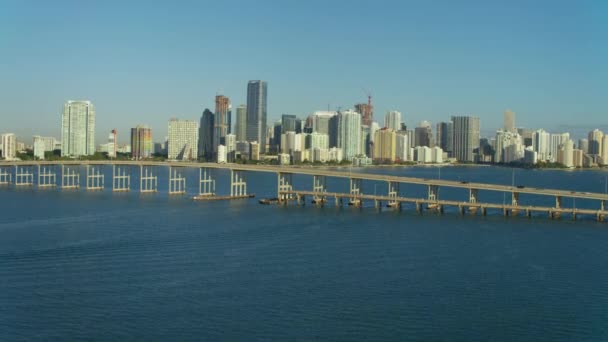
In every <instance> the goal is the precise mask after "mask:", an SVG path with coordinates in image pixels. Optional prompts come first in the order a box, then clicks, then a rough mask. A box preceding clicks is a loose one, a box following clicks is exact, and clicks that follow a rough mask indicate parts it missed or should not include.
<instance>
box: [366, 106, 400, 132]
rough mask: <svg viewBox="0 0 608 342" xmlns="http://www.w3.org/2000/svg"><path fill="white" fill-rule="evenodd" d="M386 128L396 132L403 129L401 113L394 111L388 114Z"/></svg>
mask: <svg viewBox="0 0 608 342" xmlns="http://www.w3.org/2000/svg"><path fill="white" fill-rule="evenodd" d="M384 127H386V128H388V129H392V130H393V131H395V132H397V131H398V130H400V129H401V113H400V112H398V111H396V110H392V111H390V112H388V113H386V116H385V117H384ZM370 133H371V132H370ZM374 133H375V132H374Z"/></svg>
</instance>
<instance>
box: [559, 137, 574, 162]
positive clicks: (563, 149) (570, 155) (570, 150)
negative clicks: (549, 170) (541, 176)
mask: <svg viewBox="0 0 608 342" xmlns="http://www.w3.org/2000/svg"><path fill="white" fill-rule="evenodd" d="M558 156H559V158H558V159H557V160H556V161H557V162H558V163H561V164H562V165H564V166H566V167H574V141H572V140H570V139H568V140H566V141H565V142H563V143H562V145H561V146H560V149H559V153H558Z"/></svg>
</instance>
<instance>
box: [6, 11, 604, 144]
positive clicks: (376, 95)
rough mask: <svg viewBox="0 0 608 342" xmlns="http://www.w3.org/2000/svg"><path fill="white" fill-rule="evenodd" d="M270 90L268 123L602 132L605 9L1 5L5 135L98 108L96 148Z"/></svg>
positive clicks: (159, 132) (48, 126) (50, 128)
mask: <svg viewBox="0 0 608 342" xmlns="http://www.w3.org/2000/svg"><path fill="white" fill-rule="evenodd" d="M250 79H262V80H266V81H268V93H269V95H268V109H269V123H270V121H271V119H276V118H279V117H280V115H281V114H283V113H290V114H297V115H300V116H302V117H305V116H306V115H307V114H309V113H311V112H312V111H315V110H324V109H327V107H328V105H329V106H330V107H331V108H332V109H335V108H337V107H342V108H349V107H353V105H354V104H355V103H357V102H362V101H365V100H366V94H365V91H364V90H363V89H368V90H369V91H371V92H372V94H373V101H374V105H375V117H376V119H377V121H379V122H381V123H382V122H383V119H384V113H385V112H386V111H387V110H392V109H395V110H399V111H401V112H402V113H403V117H404V119H405V121H406V123H407V124H408V125H412V126H414V125H416V124H417V123H418V122H419V121H421V120H425V119H426V120H429V121H432V122H433V123H435V122H437V121H441V120H447V119H449V117H450V115H455V114H458V115H476V116H479V117H480V118H481V124H482V131H483V132H484V133H486V132H488V133H489V132H491V131H493V130H495V129H496V128H498V127H499V126H500V125H501V124H502V112H503V111H504V110H505V109H508V108H509V109H512V110H513V111H515V112H516V113H517V120H516V125H517V126H526V127H529V128H545V129H549V130H554V129H567V128H569V127H573V130H574V129H577V127H578V129H579V130H581V129H582V130H584V131H587V130H589V129H592V128H594V127H601V126H605V125H606V124H608V120H607V118H608V115H607V114H608V105H607V103H608V100H607V99H608V1H605V0H598V1H584V0H580V1H559V0H551V1H527V0H526V1H523V0H522V1H452V0H449V1H448V0H446V1H411V2H410V1H352V0H349V1H328V0H326V1H316V0H312V1H311V0H308V1H263V0H260V1H219V0H216V1H159V2H154V1H139V2H137V1H82V0H74V1H62V0H54V1H42V0H40V1H27V0H0V132H8V131H10V132H14V133H17V134H18V135H19V136H21V137H22V140H24V141H31V135H34V134H42V135H53V136H56V137H57V138H59V137H60V125H61V124H60V118H61V111H62V106H63V103H64V102H65V101H66V100H70V99H74V100H75V99H88V100H91V101H93V103H94V104H95V106H96V109H97V140H98V141H101V140H103V139H105V137H106V136H107V134H108V133H109V131H110V129H112V128H117V129H118V131H119V140H120V141H122V142H126V141H127V136H128V130H129V129H130V128H131V127H134V126H135V125H137V124H149V125H150V126H151V127H152V129H153V137H154V140H155V141H161V140H162V139H164V136H165V135H166V134H167V121H168V119H169V118H171V117H178V118H184V119H196V120H198V119H199V117H200V115H201V113H202V111H203V110H204V109H205V108H206V107H209V108H213V106H214V96H215V95H216V93H223V94H225V95H227V96H229V97H230V98H231V99H232V103H233V107H236V106H237V105H239V104H241V103H244V102H245V98H246V86H247V81H248V80H250Z"/></svg>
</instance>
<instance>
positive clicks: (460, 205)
mask: <svg viewBox="0 0 608 342" xmlns="http://www.w3.org/2000/svg"><path fill="white" fill-rule="evenodd" d="M458 211H459V212H460V215H464V214H465V213H466V211H467V209H466V207H465V206H464V205H462V204H459V205H458Z"/></svg>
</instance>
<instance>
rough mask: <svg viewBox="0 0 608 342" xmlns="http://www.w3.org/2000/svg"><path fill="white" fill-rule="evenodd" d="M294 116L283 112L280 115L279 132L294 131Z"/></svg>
mask: <svg viewBox="0 0 608 342" xmlns="http://www.w3.org/2000/svg"><path fill="white" fill-rule="evenodd" d="M296 120H297V118H296V116H295V115H291V114H283V115H282V116H281V134H283V133H286V132H296V133H298V132H297V131H296Z"/></svg>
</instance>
